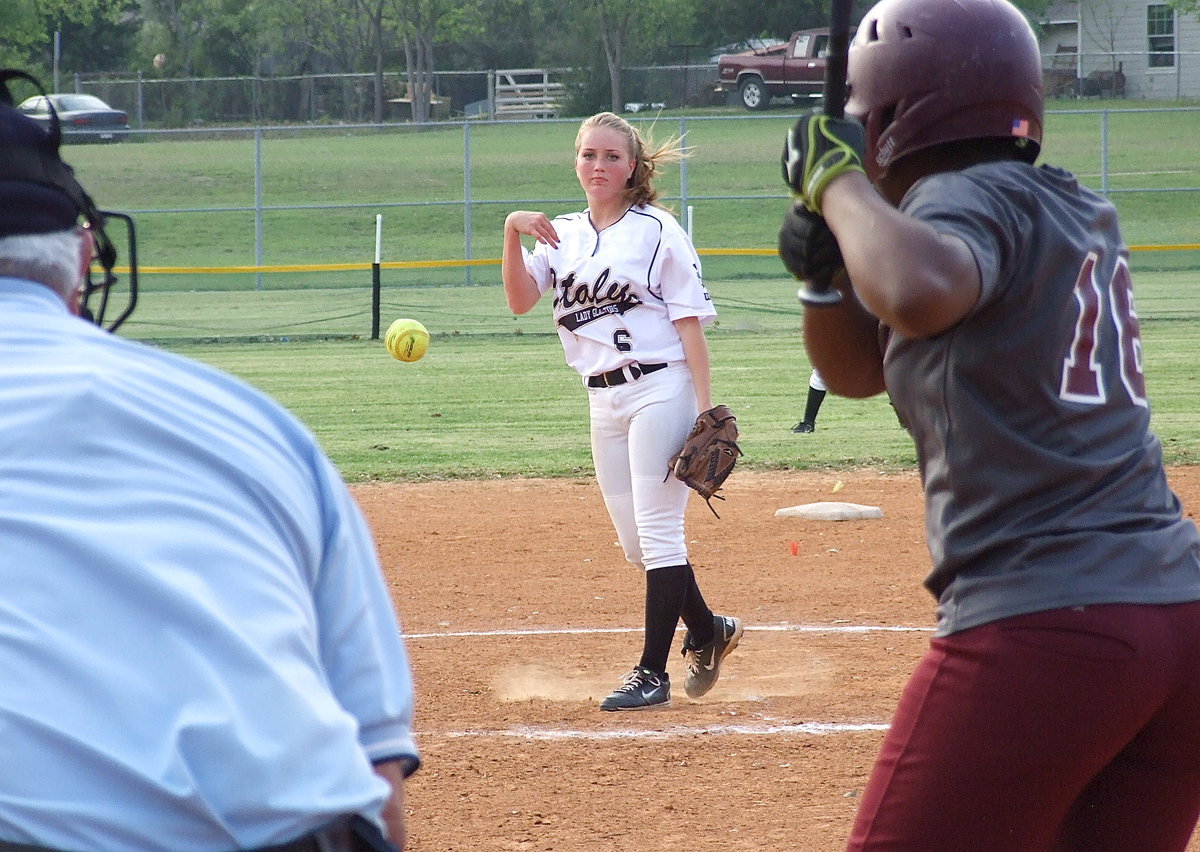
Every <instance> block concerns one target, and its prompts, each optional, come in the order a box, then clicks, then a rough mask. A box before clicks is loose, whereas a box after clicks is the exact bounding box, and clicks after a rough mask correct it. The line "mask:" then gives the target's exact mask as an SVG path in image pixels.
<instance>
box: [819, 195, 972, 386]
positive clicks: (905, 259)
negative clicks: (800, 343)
mask: <svg viewBox="0 0 1200 852" xmlns="http://www.w3.org/2000/svg"><path fill="white" fill-rule="evenodd" d="M822 209H823V211H824V214H825V221H826V222H827V223H828V224H829V228H830V230H832V231H833V233H834V236H836V237H837V241H838V245H839V246H840V247H841V250H842V259H843V261H844V262H845V264H846V272H847V274H849V276H850V281H851V282H852V283H853V286H854V292H855V293H856V294H857V296H858V298H859V300H860V301H861V302H862V305H863V306H864V307H865V308H866V309H867V310H868V311H870V312H871V314H873V315H874V316H876V317H878V318H879V321H880V322H882V323H883V324H884V325H886V326H888V327H890V328H892V329H894V330H895V331H897V332H899V333H900V334H902V335H904V336H905V337H908V338H924V337H933V336H934V335H937V334H941V333H942V332H943V331H946V330H948V329H949V328H951V327H952V326H954V325H956V324H957V323H958V322H959V321H960V320H961V319H962V318H963V317H965V316H966V315H967V313H968V312H969V311H970V310H971V308H973V307H974V306H975V303H976V302H977V301H978V300H979V295H980V292H981V290H982V285H981V283H980V278H979V267H978V266H977V265H976V263H975V256H974V255H973V254H972V253H971V249H970V248H968V246H967V244H966V243H965V242H963V241H962V240H961V239H960V238H959V237H957V236H953V235H949V234H942V233H938V232H937V231H935V230H934V229H933V227H932V226H931V225H930V224H929V223H928V222H923V221H921V220H919V219H914V218H913V217H912V216H909V215H908V214H906V213H904V212H902V211H900V210H899V209H897V208H896V207H894V206H892V204H891V203H889V202H888V200H887V199H885V198H884V197H883V196H882V195H881V194H880V193H879V192H877V191H876V189H875V187H873V186H872V185H871V184H870V183H869V182H868V181H867V178H866V176H865V175H863V174H857V173H854V174H845V175H842V176H840V177H838V178H836V179H835V180H834V181H833V182H832V183H831V184H830V185H829V187H828V188H827V189H826V190H825V193H824V195H823V196H822ZM822 373H824V370H822Z"/></svg>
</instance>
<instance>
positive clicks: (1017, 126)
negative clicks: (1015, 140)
mask: <svg viewBox="0 0 1200 852" xmlns="http://www.w3.org/2000/svg"><path fill="white" fill-rule="evenodd" d="M1012 135H1013V136H1028V135H1029V121H1028V120H1027V119H1024V118H1014V119H1013V121H1012Z"/></svg>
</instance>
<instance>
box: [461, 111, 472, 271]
mask: <svg viewBox="0 0 1200 852" xmlns="http://www.w3.org/2000/svg"><path fill="white" fill-rule="evenodd" d="M463 234H464V237H463V241H464V243H465V245H464V257H465V258H466V260H467V284H468V285H470V284H471V283H472V278H471V263H470V260H471V122H469V121H464V122H463Z"/></svg>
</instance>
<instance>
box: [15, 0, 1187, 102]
mask: <svg viewBox="0 0 1200 852" xmlns="http://www.w3.org/2000/svg"><path fill="white" fill-rule="evenodd" d="M1084 2H1087V3H1098V2H1108V0H1084ZM1175 2H1177V3H1178V4H1179V8H1180V9H1181V10H1185V11H1194V10H1195V5H1196V3H1197V2H1198V0H1175ZM1018 3H1019V5H1021V6H1022V7H1023V8H1024V9H1025V10H1026V11H1027V12H1028V13H1029V14H1030V16H1031V18H1032V19H1034V20H1037V19H1038V16H1039V15H1040V14H1042V13H1044V12H1045V10H1046V7H1047V6H1048V5H1049V0H1018ZM1189 4H1190V5H1189ZM870 5H871V4H870V3H869V2H863V1H862V0H860V2H859V3H858V5H857V7H856V9H855V12H856V18H857V17H860V16H861V15H862V13H863V12H864V11H866V9H867V8H869V6H870ZM828 15H829V6H828V0H787V2H784V0H762V1H761V2H759V1H758V0H3V2H0V65H4V66H12V67H18V68H22V69H24V70H30V71H33V72H34V73H35V74H37V75H39V76H40V77H41V78H42V79H43V80H44V81H46V82H47V85H49V79H50V72H51V70H52V69H54V68H56V69H59V70H60V71H61V72H62V73H63V74H76V73H84V74H88V73H95V72H127V73H136V72H142V73H145V74H147V75H155V76H164V77H210V76H230V77H239V76H287V75H297V74H313V73H369V74H374V75H376V78H377V83H378V84H377V85H376V86H375V104H374V109H375V118H376V120H382V117H383V115H384V109H385V104H384V93H383V86H382V77H383V73H384V72H385V71H398V70H401V69H403V71H404V72H405V74H406V78H407V81H408V87H409V95H410V96H411V97H412V100H413V118H414V119H415V120H418V121H420V120H425V119H427V118H428V117H429V112H428V110H429V104H430V98H431V95H432V93H433V91H432V87H433V74H434V72H435V71H455V70H485V69H492V68H539V67H546V68H572V69H580V70H581V71H582V73H581V74H580V75H578V77H579V80H581V81H586V84H585V83H581V84H580V88H581V89H582V90H583V91H582V95H583V97H584V99H585V100H590V101H591V103H590V104H585V106H594V107H595V108H614V109H615V108H616V107H617V106H618V105H619V104H622V103H623V98H622V74H621V71H622V69H623V68H626V67H631V66H638V65H666V64H686V63H688V62H697V61H702V60H703V58H706V57H707V56H709V55H710V54H712V53H713V52H715V51H717V50H718V49H719V48H721V47H724V46H727V45H732V44H738V43H744V42H753V41H754V40H761V39H766V38H786V37H787V36H788V35H789V34H790V33H791V32H792V31H794V30H798V29H807V28H809V27H819V26H823V25H824V24H825V23H826V22H827V20H828ZM56 34H57V38H56ZM56 45H57V49H56ZM156 57H158V61H157V62H156V61H155V58H156Z"/></svg>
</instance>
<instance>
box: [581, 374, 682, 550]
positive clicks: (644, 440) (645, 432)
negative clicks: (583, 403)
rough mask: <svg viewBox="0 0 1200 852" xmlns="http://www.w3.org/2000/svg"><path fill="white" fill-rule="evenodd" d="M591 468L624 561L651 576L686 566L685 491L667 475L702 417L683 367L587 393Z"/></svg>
mask: <svg viewBox="0 0 1200 852" xmlns="http://www.w3.org/2000/svg"><path fill="white" fill-rule="evenodd" d="M587 391H588V404H589V410H590V413H591V434H592V461H593V462H594V463H595V466H596V479H597V481H598V482H599V485H600V493H601V494H603V495H604V505H605V506H606V507H607V508H608V514H609V517H611V518H612V522H613V526H614V527H616V530H617V539H618V541H620V543H621V547H622V548H623V549H624V551H625V558H626V559H628V560H629V561H630V562H632V563H634V564H635V565H641V566H643V567H644V568H645V569H646V570H647V571H650V570H652V569H654V568H663V567H666V566H668V565H682V564H684V563H685V562H687V558H688V557H687V541H686V539H685V537H684V531H683V513H684V509H685V508H686V506H687V499H688V487H687V486H686V485H684V484H683V483H682V482H680V481H679V480H678V479H676V478H675V475H674V473H671V475H670V476H668V475H667V473H668V469H667V461H668V460H669V459H670V458H671V457H672V456H674V455H675V454H676V453H677V452H679V450H680V449H681V448H682V447H683V442H684V440H685V439H686V438H687V435H688V432H690V431H691V429H692V424H693V423H695V421H696V416H697V415H698V414H699V411H698V410H697V407H696V389H695V387H694V385H693V384H692V374H691V371H690V370H689V369H688V366H687V364H686V363H685V362H683V361H680V362H678V363H674V364H670V365H669V366H668V367H667V368H666V369H664V370H659V371H658V372H656V373H650V374H648V375H644V376H642V377H641V378H640V379H637V380H636V381H632V382H627V383H626V384H623V385H617V386H616V387H611V388H588V389H587Z"/></svg>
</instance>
